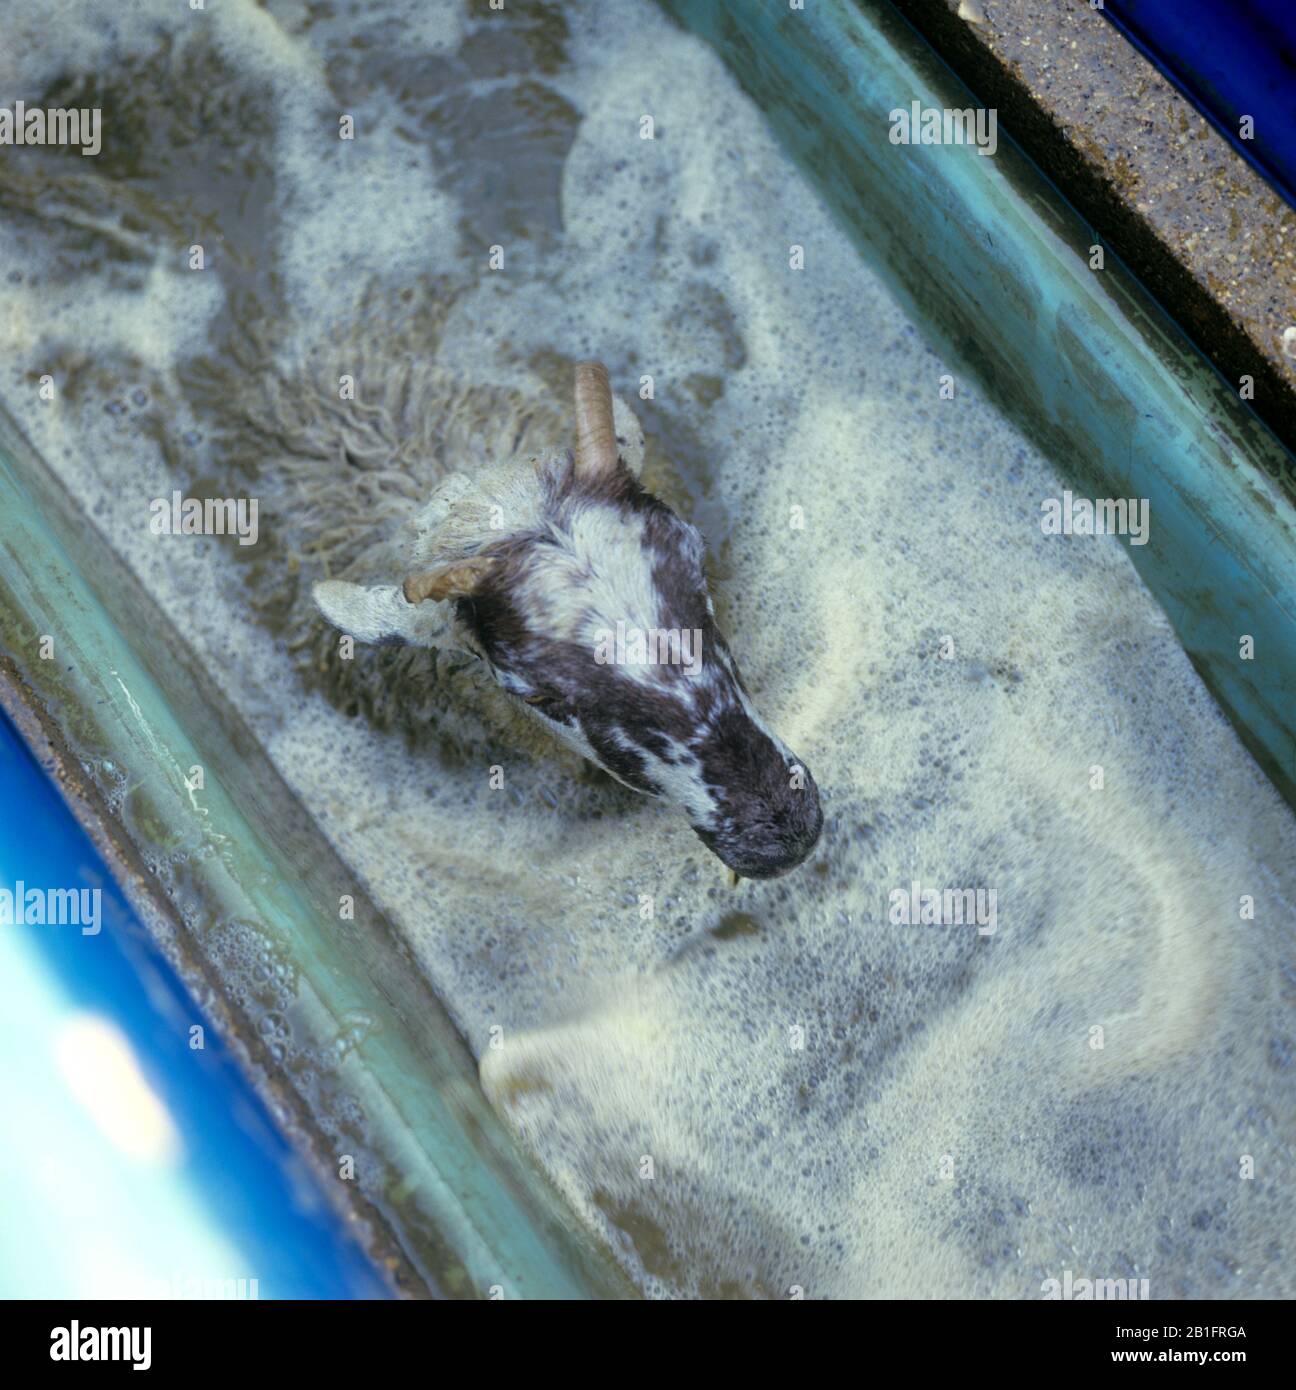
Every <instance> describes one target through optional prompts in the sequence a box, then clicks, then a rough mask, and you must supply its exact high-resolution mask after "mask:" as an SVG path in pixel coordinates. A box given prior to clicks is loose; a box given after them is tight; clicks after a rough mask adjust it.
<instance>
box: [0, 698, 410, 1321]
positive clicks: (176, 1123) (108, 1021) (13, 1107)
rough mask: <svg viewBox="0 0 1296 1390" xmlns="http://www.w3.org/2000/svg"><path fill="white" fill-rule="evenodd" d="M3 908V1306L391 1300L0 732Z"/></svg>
mask: <svg viewBox="0 0 1296 1390" xmlns="http://www.w3.org/2000/svg"><path fill="white" fill-rule="evenodd" d="M19 881H22V882H23V883H24V884H25V885H26V888H27V890H28V891H30V890H36V891H37V893H38V897H37V898H36V899H34V900H32V903H31V905H32V906H36V905H40V904H42V903H43V905H44V908H45V909H46V910H45V912H44V915H46V916H53V915H54V911H53V910H52V909H54V908H55V907H56V906H57V904H58V901H59V900H58V899H52V898H50V897H49V896H48V893H47V890H69V889H71V890H78V898H77V903H78V905H87V906H89V905H91V904H94V903H97V904H98V912H97V914H96V912H95V911H94V908H93V907H91V909H90V911H89V912H87V913H86V914H85V916H84V917H82V916H80V914H79V913H78V919H77V920H76V921H69V920H68V914H67V913H66V912H64V913H63V918H64V921H63V924H62V925H50V924H33V923H31V922H27V923H20V922H15V920H14V918H15V916H16V914H15V912H14V911H13V906H14V904H13V902H12V899H13V898H14V894H15V890H16V887H17V884H18V882H19ZM81 889H85V890H88V891H89V892H90V893H94V892H95V891H96V890H97V892H98V898H97V899H95V898H93V897H87V898H84V899H83V898H81V897H80V896H79V890H81ZM0 890H2V891H0V978H2V979H3V982H4V1001H5V1002H4V1008H3V1009H0V1193H2V1194H3V1198H2V1199H0V1200H2V1201H3V1221H4V1240H3V1241H2V1242H0V1297H7V1298H34V1297H55V1298H58V1297H132V1296H154V1297H173V1296H182V1297H194V1296H199V1295H202V1296H208V1297H210V1296H214V1295H216V1296H230V1295H231V1294H232V1295H233V1296H247V1297H259V1298H347V1297H383V1296H385V1295H386V1288H385V1286H384V1285H383V1284H382V1282H381V1281H380V1280H379V1278H378V1276H377V1274H376V1273H375V1271H374V1270H373V1269H372V1267H371V1266H370V1264H369V1262H368V1260H367V1259H366V1258H365V1256H364V1255H363V1253H362V1252H361V1251H360V1249H359V1248H358V1247H357V1246H356V1245H355V1244H354V1243H353V1242H352V1241H351V1240H350V1239H349V1238H348V1237H347V1236H346V1235H345V1233H344V1232H343V1231H342V1230H340V1229H339V1225H338V1221H337V1218H336V1217H335V1214H334V1212H333V1210H332V1209H331V1208H330V1207H329V1206H328V1205H327V1204H326V1203H325V1201H324V1199H323V1196H322V1194H321V1193H320V1191H319V1189H318V1187H317V1186H316V1184H315V1183H314V1181H313V1180H312V1178H311V1176H310V1174H309V1173H308V1172H307V1171H306V1169H305V1167H304V1165H303V1164H302V1162H301V1161H300V1160H299V1159H298V1158H297V1156H296V1155H295V1154H294V1153H293V1152H292V1151H291V1150H290V1149H289V1147H288V1145H287V1144H286V1143H285V1141H284V1140H283V1139H282V1138H281V1137H280V1136H279V1135H278V1133H277V1131H276V1129H275V1127H274V1125H273V1124H272V1123H271V1121H270V1118H269V1116H268V1115H267V1114H266V1112H265V1110H264V1108H263V1107H262V1106H261V1104H260V1102H259V1101H258V1100H257V1098H256V1096H255V1095H254V1094H253V1092H252V1091H251V1090H250V1089H249V1088H248V1087H247V1086H246V1085H245V1084H244V1081H243V1079H242V1076H241V1074H240V1072H239V1071H238V1068H237V1067H236V1065H235V1063H234V1060H233V1058H232V1057H231V1055H230V1054H229V1052H228V1051H227V1049H226V1048H225V1047H224V1046H223V1045H222V1043H221V1040H220V1039H219V1037H217V1036H216V1034H215V1033H214V1032H213V1031H212V1028H211V1027H210V1025H209V1023H208V1020H207V1019H206V1018H205V1017H204V1016H203V1014H202V1012H201V1010H200V1009H198V1008H197V1007H195V1005H194V1003H193V1001H192V1000H191V999H190V998H189V997H188V995H187V993H186V992H185V990H184V988H183V987H182V986H181V984H180V983H179V981H178V980H177V978H176V977H175V975H174V973H173V972H172V970H171V969H170V967H169V966H168V964H167V963H166V961H165V960H163V959H162V958H161V957H160V956H159V955H158V953H157V951H156V949H155V948H154V947H153V945H152V943H151V941H150V939H149V937H148V934H147V932H146V931H145V929H144V928H143V926H142V924H141V923H140V922H139V921H138V920H137V919H136V917H135V916H134V914H133V913H132V911H131V909H130V908H129V906H128V905H127V903H126V901H125V899H124V898H123V896H122V894H121V892H120V890H119V889H118V888H117V885H116V884H115V882H114V881H113V879H112V876H111V875H110V873H109V872H108V869H107V867H106V866H105V864H104V862H103V860H102V859H101V858H100V856H99V854H98V853H97V851H96V850H95V848H94V846H93V845H92V844H91V843H90V841H89V839H88V838H87V836H86V835H85V833H84V832H83V831H82V829H81V827H80V826H79V825H78V824H77V823H76V820H75V819H74V817H73V816H72V814H71V812H70V811H69V810H68V808H67V806H66V805H65V803H64V802H63V800H62V798H61V797H60V796H59V794H58V792H57V791H56V790H55V788H54V787H53V785H52V784H51V783H50V781H49V779H48V778H47V777H46V775H45V773H44V772H43V770H42V769H41V768H40V767H39V766H38V764H37V763H36V762H35V761H34V759H33V758H32V756H31V754H30V753H29V752H28V750H27V748H26V746H25V744H24V743H23V742H22V740H21V739H20V738H19V737H18V735H17V733H16V731H15V730H14V729H13V726H12V725H11V724H10V723H9V721H8V720H7V719H6V718H4V716H3V715H0ZM67 901H68V900H67V899H66V898H65V899H63V902H64V904H66V903H67ZM33 915H38V914H33ZM96 916H97V918H98V920H97V923H96V920H95V918H96ZM96 925H97V927H98V929H97V930H95V927H96ZM195 1025H197V1026H200V1027H202V1028H203V1030H204V1039H203V1041H204V1046H203V1047H202V1048H201V1049H195V1048H193V1047H191V1046H190V1042H191V1038H192V1037H193V1036H194V1035H193V1034H191V1029H192V1028H193V1027H194V1026H195ZM239 1281H242V1283H240V1282H239Z"/></svg>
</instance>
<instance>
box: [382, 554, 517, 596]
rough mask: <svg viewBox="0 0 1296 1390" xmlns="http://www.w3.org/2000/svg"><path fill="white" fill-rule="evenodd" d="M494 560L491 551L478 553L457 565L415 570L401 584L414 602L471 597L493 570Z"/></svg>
mask: <svg viewBox="0 0 1296 1390" xmlns="http://www.w3.org/2000/svg"><path fill="white" fill-rule="evenodd" d="M493 564H494V560H493V559H492V558H491V557H490V556H489V555H474V556H473V557H472V558H471V559H468V560H463V561H461V562H460V563H459V564H457V565H443V566H442V567H441V568H440V569H439V570H428V571H427V572H426V573H424V574H411V575H410V577H409V578H408V579H407V580H406V581H405V583H404V584H403V585H402V586H401V588H402V590H403V592H404V594H405V597H406V599H407V600H408V601H409V602H410V603H422V602H423V601H424V599H429V598H430V599H436V600H437V601H438V602H439V601H440V600H441V599H447V598H469V597H471V595H472V594H473V593H474V591H475V590H476V588H477V586H478V585H479V584H480V583H481V581H482V580H483V579H485V577H486V576H487V575H488V574H489V573H490V570H491V567H492V565H493Z"/></svg>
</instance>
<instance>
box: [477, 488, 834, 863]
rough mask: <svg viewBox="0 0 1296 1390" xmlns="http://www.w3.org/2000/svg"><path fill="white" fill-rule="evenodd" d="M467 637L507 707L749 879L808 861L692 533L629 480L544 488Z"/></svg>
mask: <svg viewBox="0 0 1296 1390" xmlns="http://www.w3.org/2000/svg"><path fill="white" fill-rule="evenodd" d="M541 493H542V496H541V505H540V507H539V509H538V517H537V524H536V525H535V526H534V528H532V529H530V530H528V531H525V532H522V533H518V534H513V535H511V536H509V537H508V538H507V539H506V540H503V541H501V542H500V543H499V544H497V545H496V546H494V547H491V548H490V550H489V552H488V553H489V554H490V555H492V556H493V557H494V560H495V563H494V565H493V567H492V569H491V571H490V573H489V575H488V577H487V578H486V579H485V580H484V581H483V582H482V583H481V584H479V585H478V586H477V588H476V590H475V591H474V592H473V594H472V595H471V596H470V597H465V598H461V599H459V600H457V617H458V621H459V624H460V626H461V627H462V629H463V630H464V632H465V633H466V634H467V636H468V637H469V638H470V640H471V645H472V646H473V647H475V648H476V649H477V650H478V651H479V652H480V654H481V655H482V657H483V659H484V660H485V661H486V662H487V664H488V666H489V667H490V669H491V671H492V673H493V675H494V677H495V679H496V680H497V681H498V682H499V684H500V685H501V686H502V687H503V688H504V689H505V690H507V691H508V692H509V693H510V694H512V695H515V696H516V697H517V698H518V699H520V700H522V701H524V702H525V704H526V706H527V708H528V709H529V710H530V712H531V713H532V714H534V715H535V716H536V717H538V718H539V719H541V720H543V721H544V722H545V723H546V724H547V725H548V726H549V727H550V728H551V729H552V730H553V731H554V732H555V733H556V734H557V735H558V736H559V737H561V738H562V739H564V741H566V742H567V743H568V744H569V745H570V746H572V747H573V748H575V749H576V750H577V751H578V752H580V753H581V754H582V755H583V756H585V757H587V758H589V759H590V760H591V761H592V762H595V763H597V764H598V765H599V766H600V767H602V768H604V769H605V770H606V771H607V772H609V773H610V774H611V775H612V776H613V777H615V778H617V780H618V781H620V782H623V783H624V784H625V785H626V786H628V787H631V788H633V789H634V790H635V791H639V792H643V793H645V794H647V795H649V796H659V797H662V798H664V799H666V800H668V801H671V802H674V803H676V804H678V805H679V806H680V807H682V809H683V810H684V811H685V813H686V814H687V815H688V817H689V820H690V823H691V824H692V826H693V828H694V830H695V831H696V832H697V834H698V836H699V837H700V838H701V839H702V841H703V843H704V844H706V845H707V847H708V848H709V849H711V850H712V851H713V852H714V853H715V854H716V855H718V856H719V858H720V859H722V860H723V861H724V862H725V863H726V864H727V865H728V866H729V867H730V868H731V869H733V870H734V871H735V872H737V873H739V874H741V875H743V876H745V877H747V878H772V877H774V876H776V875H778V874H782V873H786V872H787V871H788V870H789V869H793V868H795V867H796V866H797V865H798V864H800V863H801V862H802V861H803V860H804V859H805V858H806V856H807V855H808V854H809V853H810V851H811V849H813V847H814V845H815V843H816V841H817V840H818V838H819V833H820V830H821V829H822V826H823V812H822V810H821V807H820V804H819V791H818V788H817V787H816V785H815V782H814V779H813V777H811V775H810V772H809V770H808V769H807V768H806V767H805V766H804V764H801V763H800V762H798V760H797V759H796V758H795V756H794V755H793V754H792V753H791V752H790V751H789V750H788V749H787V747H786V746H785V745H784V744H783V743H782V742H781V741H780V740H779V739H778V737H777V736H776V735H775V734H774V733H773V732H772V731H770V730H769V729H768V728H766V726H765V725H764V723H763V722H762V721H761V718H760V716H759V715H758V714H757V713H756V710H755V709H754V707H753V706H752V703H751V700H750V698H749V697H748V694H747V691H746V689H745V688H744V686H743V683H742V678H741V676H740V675H739V672H738V668H737V665H736V664H735V662H734V659H733V656H732V654H731V653H730V651H729V648H728V645H727V644H726V642H725V640H724V637H723V636H722V634H721V633H720V630H719V629H718V628H717V626H716V624H715V618H714V611H713V608H712V604H711V600H710V597H709V595H708V593H707V586H706V577H705V575H704V573H703V567H702V566H703V556H704V546H703V541H702V537H701V535H700V533H699V532H698V531H697V529H696V528H695V527H693V526H691V525H689V524H688V523H687V522H685V521H683V520H682V519H681V518H680V517H678V516H677V515H676V514H675V513H674V512H673V511H672V510H671V509H670V508H669V507H668V506H667V505H666V504H665V503H664V502H661V501H660V500H659V499H657V498H656V497H654V496H652V494H651V493H649V492H647V491H646V490H645V489H644V488H643V487H642V486H641V485H640V483H639V481H638V480H637V479H636V478H635V477H634V476H633V474H632V473H631V472H630V470H629V469H628V468H626V467H624V466H623V465H622V466H618V467H617V468H616V469H615V470H614V471H612V472H611V473H609V474H607V475H605V476H600V477H598V478H596V479H593V480H587V479H583V478H581V477H579V476H578V475H577V474H576V472H575V470H573V469H572V468H571V467H570V465H569V466H568V467H567V468H566V469H558V470H556V471H554V472H553V473H551V474H548V475H547V476H542V478H541Z"/></svg>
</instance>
